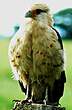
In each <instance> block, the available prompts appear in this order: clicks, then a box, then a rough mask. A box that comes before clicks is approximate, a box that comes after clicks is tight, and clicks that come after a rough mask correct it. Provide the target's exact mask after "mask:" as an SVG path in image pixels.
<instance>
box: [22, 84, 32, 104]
mask: <svg viewBox="0 0 72 110" xmlns="http://www.w3.org/2000/svg"><path fill="white" fill-rule="evenodd" d="M31 89H32V88H31V84H29V85H27V92H26V99H25V100H23V101H22V103H32V100H31Z"/></svg>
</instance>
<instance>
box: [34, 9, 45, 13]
mask: <svg viewBox="0 0 72 110" xmlns="http://www.w3.org/2000/svg"><path fill="white" fill-rule="evenodd" d="M41 12H46V11H44V10H41V9H37V10H36V13H37V14H40V13H41Z"/></svg>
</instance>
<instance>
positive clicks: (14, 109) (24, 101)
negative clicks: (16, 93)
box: [13, 99, 32, 110]
mask: <svg viewBox="0 0 72 110" xmlns="http://www.w3.org/2000/svg"><path fill="white" fill-rule="evenodd" d="M13 102H15V104H14V107H13V110H16V109H17V107H18V106H23V105H24V104H28V105H30V104H31V103H32V100H31V99H26V100H13Z"/></svg>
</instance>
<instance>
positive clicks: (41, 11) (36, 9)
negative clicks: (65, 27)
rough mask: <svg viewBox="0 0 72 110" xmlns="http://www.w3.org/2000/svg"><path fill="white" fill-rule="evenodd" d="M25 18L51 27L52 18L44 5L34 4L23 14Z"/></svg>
mask: <svg viewBox="0 0 72 110" xmlns="http://www.w3.org/2000/svg"><path fill="white" fill-rule="evenodd" d="M25 17H26V18H32V19H33V20H36V21H38V22H42V23H43V24H44V23H46V24H47V25H49V26H52V17H51V15H50V10H49V8H48V6H47V5H46V4H34V5H33V6H32V7H31V9H30V10H29V11H28V12H27V13H26V14H25Z"/></svg>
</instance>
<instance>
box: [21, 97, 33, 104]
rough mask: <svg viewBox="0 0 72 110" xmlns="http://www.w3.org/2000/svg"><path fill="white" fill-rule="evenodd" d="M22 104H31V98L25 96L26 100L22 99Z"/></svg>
mask: <svg viewBox="0 0 72 110" xmlns="http://www.w3.org/2000/svg"><path fill="white" fill-rule="evenodd" d="M21 103H22V104H31V103H32V100H31V99H29V98H27V99H26V100H22V101H21Z"/></svg>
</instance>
